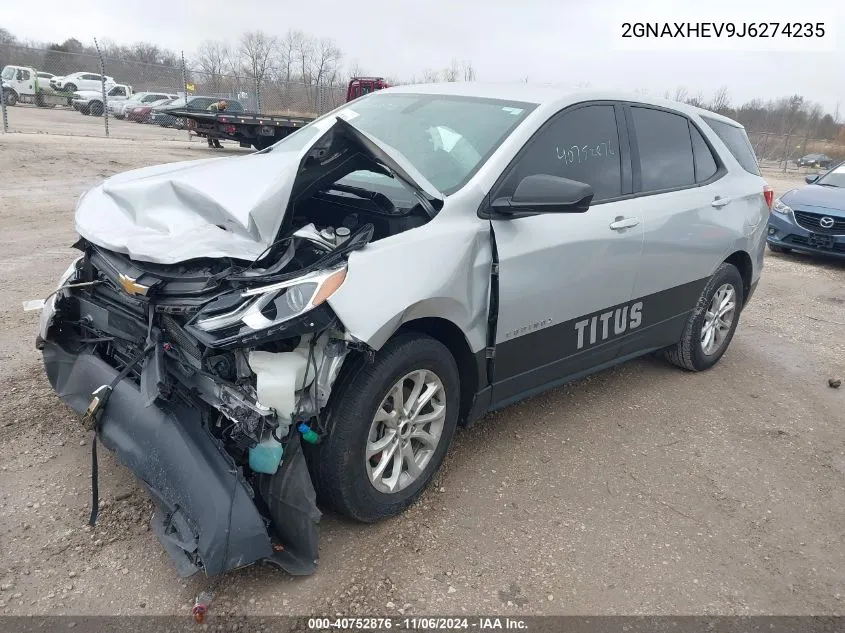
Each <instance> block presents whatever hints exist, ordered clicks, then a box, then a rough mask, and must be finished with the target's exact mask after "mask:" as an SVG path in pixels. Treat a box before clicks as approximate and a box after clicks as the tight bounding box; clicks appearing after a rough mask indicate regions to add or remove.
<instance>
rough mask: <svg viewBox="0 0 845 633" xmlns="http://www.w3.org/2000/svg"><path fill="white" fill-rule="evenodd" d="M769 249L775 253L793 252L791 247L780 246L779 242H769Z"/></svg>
mask: <svg viewBox="0 0 845 633" xmlns="http://www.w3.org/2000/svg"><path fill="white" fill-rule="evenodd" d="M767 246H768V247H769V250H770V251H772V252H773V253H791V252H792V249H791V248H786V247H785V246H778V245H777V244H771V243H767Z"/></svg>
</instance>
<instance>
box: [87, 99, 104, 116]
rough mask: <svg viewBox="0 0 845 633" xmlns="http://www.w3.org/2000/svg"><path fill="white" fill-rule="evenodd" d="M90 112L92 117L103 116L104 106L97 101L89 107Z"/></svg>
mask: <svg viewBox="0 0 845 633" xmlns="http://www.w3.org/2000/svg"><path fill="white" fill-rule="evenodd" d="M88 111H89V113H90V114H91V116H102V115H103V104H102V103H100V102H99V101H95V102H94V103H92V104H91V105H90V106H88Z"/></svg>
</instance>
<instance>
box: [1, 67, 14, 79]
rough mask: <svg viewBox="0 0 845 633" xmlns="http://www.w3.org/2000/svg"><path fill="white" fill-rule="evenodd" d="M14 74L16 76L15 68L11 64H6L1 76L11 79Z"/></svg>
mask: <svg viewBox="0 0 845 633" xmlns="http://www.w3.org/2000/svg"><path fill="white" fill-rule="evenodd" d="M14 76H15V69H14V68H12V67H11V66H6V67H5V68H4V69H3V73H2V74H0V77H2V78H3V79H11V78H12V77H14Z"/></svg>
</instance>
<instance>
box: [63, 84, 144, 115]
mask: <svg viewBox="0 0 845 633" xmlns="http://www.w3.org/2000/svg"><path fill="white" fill-rule="evenodd" d="M131 96H132V86H127V85H126V84H115V85H114V86H112V87H111V88H109V89H108V92H106V101H107V103H111V102H112V101H126V100H127V99H128V98H130V97H131ZM71 103H72V105H73V108H74V109H75V110H79V111H80V112H81V113H82V114H90V115H93V116H101V115H102V114H103V112H104V111H105V104H104V103H103V91H102V90H77V91H76V92H74V93H73V101H72V102H71Z"/></svg>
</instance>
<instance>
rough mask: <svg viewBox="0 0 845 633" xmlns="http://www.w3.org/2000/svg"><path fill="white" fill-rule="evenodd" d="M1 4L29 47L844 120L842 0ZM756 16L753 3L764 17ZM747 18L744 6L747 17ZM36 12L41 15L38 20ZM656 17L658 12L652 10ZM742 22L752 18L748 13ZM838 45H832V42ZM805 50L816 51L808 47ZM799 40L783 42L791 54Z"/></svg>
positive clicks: (1, 14) (0, 15)
mask: <svg viewBox="0 0 845 633" xmlns="http://www.w3.org/2000/svg"><path fill="white" fill-rule="evenodd" d="M36 4H37V7H36V6H35V5H32V4H29V3H25V2H19V1H18V0H0V26H3V27H4V28H7V29H8V30H10V31H11V32H12V33H14V34H15V35H17V36H18V37H20V38H32V39H38V40H49V41H58V42H61V41H63V40H64V39H66V38H68V37H71V36H73V37H76V38H78V39H80V40H85V41H89V42H90V41H91V39H92V38H93V37H101V38H105V37H108V38H111V39H113V40H115V41H118V42H126V43H129V42H134V41H138V40H143V41H149V42H155V43H157V44H159V45H161V46H165V47H168V48H172V49H175V50H177V51H178V50H183V49H184V51H185V55H186V56H190V55H191V54H192V52H193V51H194V50H195V49H196V48H197V46H198V45H199V43H200V42H202V41H203V40H205V39H228V40H230V41H232V42H234V41H235V40H236V39H237V37H238V35H239V34H240V33H241V32H243V31H246V30H251V29H254V28H256V27H259V28H261V29H263V30H265V31H267V32H269V33H273V34H276V35H279V36H282V35H284V33H285V32H286V31H287V30H288V29H300V30H302V31H305V32H307V33H309V34H311V35H314V36H317V37H331V38H333V39H334V40H335V41H336V42H337V44H338V46H339V47H340V48H341V50H342V51H343V53H344V61H345V64H346V65H351V64H352V63H355V62H357V64H358V65H359V66H360V67H361V68H363V69H364V70H365V71H366V72H368V73H370V74H378V75H386V76H393V77H398V78H408V77H410V76H412V75H417V76H418V77H420V76H421V75H422V72H423V70H424V69H426V68H433V69H436V68H443V67H445V66H448V65H449V64H450V62H451V60H452V59H453V58H457V59H458V60H469V61H471V62H472V64H473V66H474V68H475V70H476V74H477V77H478V79H479V80H485V81H516V80H522V79H524V78H525V77H528V78H529V81H531V82H543V83H560V84H564V85H566V84H571V85H577V84H583V83H586V84H589V85H590V87H595V88H615V89H623V90H636V89H643V90H646V91H648V92H649V93H651V94H653V95H658V96H660V95H662V94H663V92H664V91H665V90H666V89H670V90H674V88H675V87H677V86H681V85H682V86H685V87H686V88H687V89H688V90H689V92H691V93H697V92H699V91H702V92H703V93H704V94H705V96H706V97H708V98H709V97H710V96H712V93H713V92H714V91H715V90H716V89H717V88H718V87H719V86H720V85H723V84H724V85H727V86H728V89H729V94H730V97H731V99H732V101H733V102H734V103H736V102H742V101H746V100H749V99H752V98H754V97H761V98H771V97H778V96H784V95H788V94H794V93H799V94H802V95H804V96H805V97H806V98H808V99H811V100H817V101H820V102H822V104H823V105H824V106H825V107H826V108H827V109H828V110H833V108H834V107H835V105H836V104H837V102H839V101H841V102H842V105H841V110H842V114H843V116H845V20H843V16H845V12H842V10H839V11H840V13H839V14H838V15H837V14H835V13H834V11H837V9H835V7H834V5H835V4H836V3H834V2H831V1H828V2H820V3H801V2H796V1H795V0H789V1H785V0H762V1H761V0H732V1H727V0H707V1H706V2H702V1H701V0H698V1H691V0H647V1H646V2H645V3H644V2H643V0H638V1H637V2H632V1H630V0H628V1H627V2H626V1H625V0H521V1H520V2H513V1H505V0H422V1H420V0H414V1H413V2H411V1H406V0H391V1H387V0H354V1H350V0H318V1H317V2H296V1H295V0H294V1H291V0H288V1H286V2H274V1H273V0H237V1H236V2H233V1H231V0H225V1H224V0H202V1H200V0H180V1H174V0H140V1H139V2H129V3H127V2H115V1H111V2H101V1H89V2H85V3H83V4H82V5H80V4H79V3H74V2H68V1H67V0H38V1H37V3H36ZM755 5H756V6H755ZM736 7H741V9H737V8H736ZM36 9H37V15H36V13H34V11H35V10H36ZM644 9H645V10H647V15H646V14H644V13H643V10H644ZM691 11H697V13H696V14H695V15H694V17H697V18H698V19H701V20H707V21H717V22H718V21H725V22H728V21H739V20H743V19H752V20H758V21H770V20H775V19H780V18H790V17H791V18H794V19H800V20H801V21H807V20H812V21H813V22H818V21H824V22H825V23H826V24H827V25H828V32H831V31H837V33H836V35H837V37H838V39H837V40H836V46H837V51H836V52H835V53H830V52H828V53H818V52H806V51H780V52H749V51H747V50H746V51H736V50H734V51H722V52H713V51H705V50H694V43H689V44H688V45H687V43H686V42H684V44H683V45H684V46H685V48H684V49H683V50H675V51H668V52H667V51H624V50H619V46H618V44H619V42H620V41H621V40H618V39H616V38H617V36H618V35H619V34H620V33H621V23H622V22H623V21H629V20H632V19H633V20H637V19H643V18H644V17H646V18H653V16H659V17H660V19H662V20H664V21H668V22H674V21H678V20H684V19H692V18H691V17H690V16H691V15H692V14H691V13H690V12H691ZM737 11H741V13H738V12H737ZM828 41H829V40H828ZM804 44H807V42H804ZM789 46H790V44H789V42H786V41H785V43H784V44H783V45H782V47H783V48H788V47H789Z"/></svg>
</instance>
